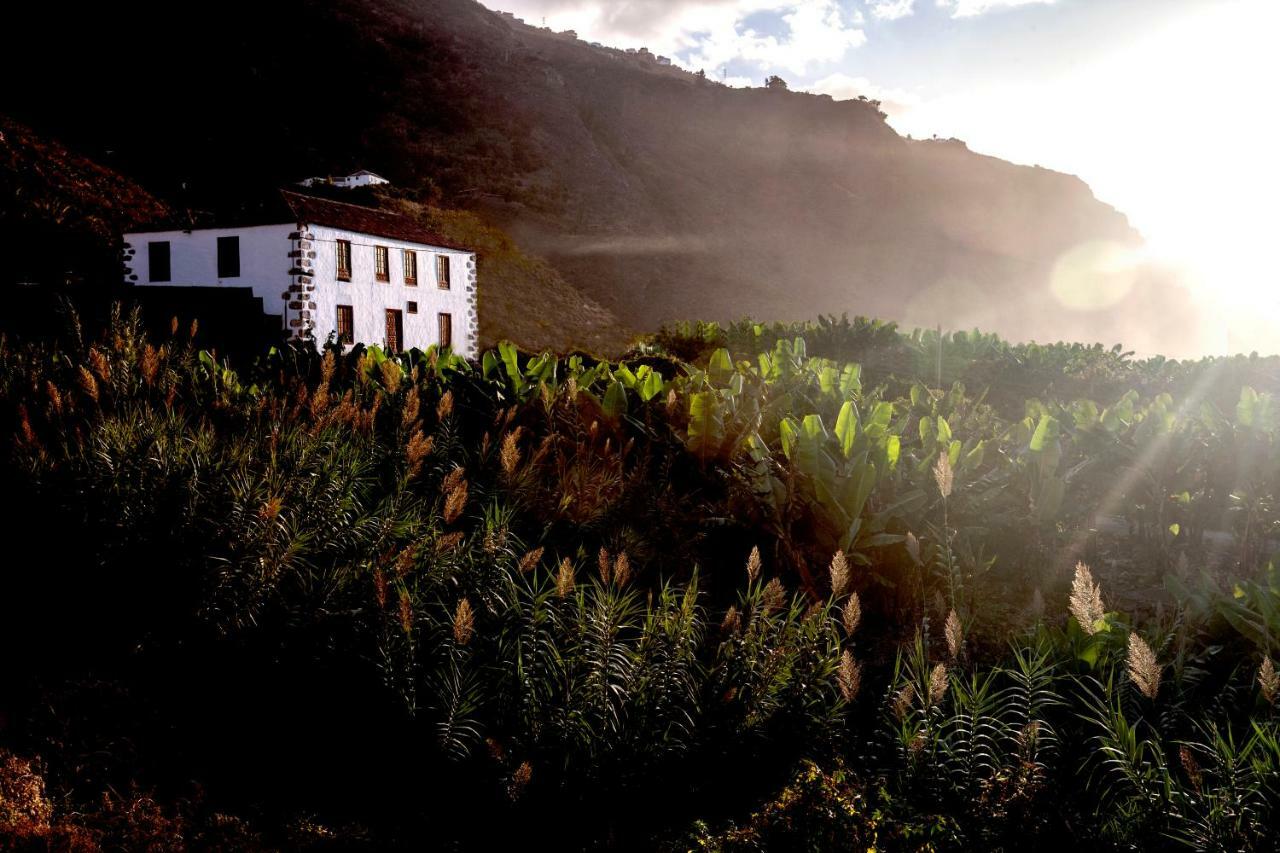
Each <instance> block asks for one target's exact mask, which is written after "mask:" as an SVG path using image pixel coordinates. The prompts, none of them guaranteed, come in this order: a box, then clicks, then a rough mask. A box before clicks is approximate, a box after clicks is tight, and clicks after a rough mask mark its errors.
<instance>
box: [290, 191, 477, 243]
mask: <svg viewBox="0 0 1280 853" xmlns="http://www.w3.org/2000/svg"><path fill="white" fill-rule="evenodd" d="M280 195H281V197H282V198H283V199H284V203H285V205H286V206H288V208H289V210H291V211H292V212H293V215H294V218H295V219H296V220H297V221H298V222H299V223H305V224H307V225H325V226H328V227H330V228H341V229H343V230H344V231H355V232H358V233H360V234H371V235H373V236H375V237H387V238H390V239H392V240H404V241H405V242H408V243H425V244H427V245H429V246H439V247H441V248H442V249H463V247H462V246H458V245H455V244H453V243H450V242H449V241H448V240H446V239H445V238H444V237H442V236H441V235H440V234H438V233H437V232H435V231H432V230H430V229H428V228H425V227H423V226H421V225H419V224H418V223H417V222H414V221H413V220H412V219H410V218H409V217H407V216H401V215H400V214H398V213H390V212H389V211H385V210H378V209H377V208H373V207H363V206H361V205H358V204H348V203H347V202H343V201H331V200H329V199H327V198H317V197H316V196H311V195H303V194H302V193H295V192H290V191H289V190H281V191H280Z"/></svg>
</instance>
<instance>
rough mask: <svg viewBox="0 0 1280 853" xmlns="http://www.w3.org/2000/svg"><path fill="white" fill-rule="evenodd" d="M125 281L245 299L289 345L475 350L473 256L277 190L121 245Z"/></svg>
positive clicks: (385, 221)
mask: <svg viewBox="0 0 1280 853" xmlns="http://www.w3.org/2000/svg"><path fill="white" fill-rule="evenodd" d="M124 256H125V258H124V260H125V279H126V281H127V282H130V283H132V284H137V285H141V286H149V287H201V288H204V287H210V288H228V289H230V288H239V289H242V290H243V289H249V290H252V293H253V295H254V296H256V297H259V298H261V299H262V304H263V309H264V311H265V312H266V314H267V315H279V317H280V322H281V325H282V328H283V329H284V331H285V332H286V333H287V334H288V336H289V337H290V338H293V339H295V340H310V341H315V342H317V343H318V344H323V343H325V342H326V341H327V340H328V339H329V338H330V336H333V339H334V340H337V341H339V342H341V343H343V344H344V345H352V344H356V343H363V344H377V345H378V346H381V347H385V348H387V349H390V350H393V351H400V350H404V349H409V348H412V347H417V348H420V349H426V348H427V347H429V346H432V345H439V346H441V347H448V348H451V349H452V350H453V351H454V352H456V353H458V354H460V355H464V356H467V357H474V356H475V355H476V351H477V334H478V326H479V323H478V318H477V315H476V255H475V253H474V252H471V251H469V250H467V249H464V248H462V247H460V246H455V245H452V244H451V243H449V242H448V241H446V240H444V239H443V238H442V237H440V236H438V235H436V234H434V233H432V232H430V231H428V230H427V229H425V228H423V227H422V226H420V225H418V224H417V223H416V222H414V221H413V220H411V219H408V218H407V217H404V216H400V215H397V214H394V213H389V212H387V211H383V210H377V209H374V208H368V207H362V206H359V205H354V204H346V203H344V202H338V201H330V200H328V199H321V198H315V197H313V196H307V195H303V194H301V193H295V192H289V191H287V190H282V191H280V192H279V194H278V197H273V198H272V199H271V201H270V202H269V203H268V204H267V205H266V206H265V207H264V208H262V209H258V210H254V211H252V212H251V213H248V214H241V215H238V216H234V217H227V218H224V221H221V222H214V223H213V224H211V225H208V226H205V227H201V226H195V227H188V228H185V229H184V228H174V227H172V226H168V227H160V228H156V229H154V230H143V231H135V232H132V233H129V234H125V235H124Z"/></svg>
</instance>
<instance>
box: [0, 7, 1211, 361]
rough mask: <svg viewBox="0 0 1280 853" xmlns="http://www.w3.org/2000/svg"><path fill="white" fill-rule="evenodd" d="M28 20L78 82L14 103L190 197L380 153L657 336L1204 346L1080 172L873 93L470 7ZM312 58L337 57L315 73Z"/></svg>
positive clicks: (534, 301) (1181, 296) (16, 56)
mask: <svg viewBox="0 0 1280 853" xmlns="http://www.w3.org/2000/svg"><path fill="white" fill-rule="evenodd" d="M242 6H243V8H241V7H242ZM251 12H252V14H250V13H251ZM21 14H22V15H26V16H33V17H34V18H35V19H36V20H34V21H26V22H24V23H25V24H26V29H25V31H27V32H29V33H31V34H32V35H33V38H32V39H30V40H29V41H27V42H25V43H24V44H23V45H20V46H18V49H17V50H14V51H12V52H10V53H9V54H8V63H6V64H7V65H8V67H7V68H5V69H4V70H5V71H6V73H8V72H16V71H17V70H18V69H19V68H20V67H22V63H24V62H28V61H35V55H36V54H47V53H48V51H51V50H53V51H57V52H58V54H59V55H64V56H66V57H67V64H68V65H69V66H71V67H70V68H69V69H68V70H69V71H72V72H73V74H72V75H71V77H73V78H76V79H77V83H76V84H75V85H74V86H68V87H66V88H65V89H61V90H59V91H46V92H43V93H34V92H31V91H22V90H13V89H11V90H9V91H7V92H6V93H5V94H4V96H3V101H0V109H7V110H9V111H12V112H13V113H15V114H16V115H17V117H18V118H19V119H20V120H23V121H26V122H29V123H31V124H33V125H35V126H36V127H38V128H40V129H42V130H48V131H50V132H53V133H57V134H58V135H59V136H60V137H62V138H64V139H66V140H67V141H68V142H69V143H74V144H75V145H77V146H80V147H81V148H82V150H85V151H86V153H88V154H89V155H90V156H96V157H103V158H106V159H107V161H108V165H111V166H112V167H114V168H117V169H119V170H120V171H122V172H124V173H125V174H128V175H130V176H132V177H135V178H137V179H139V180H140V181H141V182H142V183H143V185H144V186H147V187H148V188H149V189H152V190H154V191H156V192H157V193H159V194H161V195H162V196H166V197H167V198H169V199H170V200H172V199H174V198H175V196H181V197H182V198H183V199H185V200H187V201H188V202H189V203H196V204H199V203H204V202H205V201H206V200H208V199H210V198H212V197H216V196H218V195H221V194H227V193H232V194H234V193H236V192H238V191H239V189H240V187H242V186H244V185H246V184H250V183H273V182H274V183H282V182H285V181H288V180H291V179H296V178H298V177H301V176H302V175H305V174H312V173H317V172H325V171H343V170H348V169H349V168H351V167H352V166H364V167H367V168H371V169H374V170H376V171H379V172H381V173H383V174H386V175H387V176H388V177H390V178H392V179H393V181H395V183H396V185H397V186H398V187H399V188H400V189H401V190H402V191H403V192H405V193H406V194H408V195H410V196H412V197H415V198H419V199H423V200H435V201H437V202H442V203H444V204H445V205H447V206H461V207H466V208H470V209H473V210H475V211H476V212H478V213H479V214H480V215H481V216H482V217H484V218H485V219H486V220H487V221H488V222H490V223H492V224H494V225H497V226H499V227H500V228H502V229H504V230H506V231H507V232H509V233H510V234H511V235H512V236H513V237H514V238H515V239H516V241H517V242H518V244H519V245H520V246H521V247H522V248H523V249H524V250H526V251H529V252H532V253H535V254H539V255H543V256H545V257H546V258H547V259H548V260H549V261H550V263H551V265H552V266H553V267H554V268H555V270H556V271H557V272H558V273H559V274H561V275H563V276H564V277H565V278H566V279H567V280H568V282H569V283H571V284H572V285H573V286H575V287H576V288H578V290H580V291H581V292H582V293H584V294H585V295H586V297H587V298H588V299H590V300H593V301H594V302H597V303H599V304H600V305H601V306H603V307H604V308H606V309H608V311H610V312H612V314H613V315H614V316H616V318H617V320H618V321H620V322H621V323H622V324H623V325H625V326H627V327H630V328H632V329H636V330H646V329H652V328H654V327H656V326H657V325H659V324H661V323H663V322H667V321H671V320H676V319H686V318H694V317H698V318H707V319H729V318H736V317H741V316H744V315H752V316H755V317H759V318H766V319H798V318H805V317H812V316H814V315H816V314H819V313H824V312H835V313H842V312H848V313H851V314H852V313H857V314H868V315H875V316H879V317H883V318H886V319H893V320H898V321H901V322H904V323H906V324H908V325H917V324H918V325H927V326H933V325H935V324H939V323H940V324H942V325H944V326H946V327H948V328H960V327H969V326H975V325H977V326H982V327H983V328H985V329H988V330H991V331H997V332H1000V333H1002V334H1004V335H1006V336H1009V337H1011V338H1015V339H1028V338H1036V339H1041V340H1046V339H1053V340H1057V339H1083V340H1088V341H1094V340H1099V341H1103V342H1105V343H1108V344H1109V343H1113V342H1117V341H1123V342H1124V343H1125V344H1126V345H1128V346H1130V347H1132V348H1135V349H1138V350H1140V351H1146V352H1151V351H1164V352H1167V353H1170V354H1175V355H1179V354H1190V353H1194V352H1196V351H1198V350H1199V349H1200V348H1201V347H1202V345H1203V342H1201V341H1199V340H1198V339H1197V337H1196V326H1195V322H1194V318H1195V313H1194V306H1192V305H1191V304H1190V303H1189V301H1188V299H1187V297H1186V295H1185V293H1184V292H1183V291H1182V290H1181V289H1180V288H1178V287H1177V286H1176V284H1175V283H1174V282H1173V281H1172V279H1171V277H1170V276H1168V275H1167V274H1165V273H1163V272H1162V271H1160V270H1158V269H1154V268H1150V267H1148V266H1144V265H1142V264H1141V263H1140V262H1137V261H1135V260H1134V256H1133V254H1132V250H1134V249H1136V248H1138V247H1139V246H1140V237H1139V235H1137V234H1136V233H1135V232H1134V231H1133V229H1132V228H1131V227H1130V226H1129V224H1128V222H1127V220H1126V219H1125V217H1124V216H1123V215H1122V214H1121V213H1119V212H1117V211H1115V210H1114V209H1112V208H1110V207H1108V206H1106V205H1104V204H1102V203H1100V202H1098V201H1097V200H1096V199H1095V198H1094V196H1093V194H1092V192H1091V191H1090V190H1089V188H1088V187H1087V186H1086V185H1085V184H1084V183H1083V182H1081V181H1079V180H1078V179H1076V178H1074V177H1071V176H1067V175H1062V174H1059V173H1055V172H1051V171H1048V170H1044V169H1037V168H1030V167H1022V166H1013V165H1011V164H1008V163H1005V162H1003V161H999V160H996V159H993V158H989V157H983V156H980V155H977V154H975V153H973V152H971V151H969V150H968V149H967V148H966V147H965V146H964V145H963V144H962V143H959V142H955V141H910V140H908V139H905V138H903V137H901V136H899V135H898V134H897V133H896V132H894V131H893V129H892V128H890V127H889V125H888V124H886V123H885V121H884V116H883V114H882V113H881V112H880V111H879V110H878V109H877V107H876V105H875V104H873V103H867V102H859V101H843V102H838V101H833V100H831V99H830V98H827V97H820V96H815V95H807V94H802V93H794V92H784V91H771V90H764V89H754V90H742V89H730V88H726V87H723V86H720V85H717V84H715V83H713V82H710V81H706V80H701V79H698V78H696V77H695V76H693V75H691V74H688V73H686V72H683V71H680V70H677V69H671V68H663V67H659V66H657V65H656V64H655V63H653V62H651V61H649V60H646V59H644V58H639V57H635V56H630V55H627V54H625V53H621V52H618V51H612V50H607V49H599V48H593V47H591V46H589V45H587V44H586V43H584V42H581V41H577V40H574V39H572V38H569V37H566V36H562V35H557V34H554V33H551V32H549V31H544V30H539V29H535V28H531V27H527V26H523V25H521V24H518V23H515V22H513V21H511V20H510V19H506V18H503V17H501V16H499V15H497V14H495V13H493V12H490V11H488V10H487V9H485V8H483V7H482V6H480V5H479V4H477V3H474V2H471V0H382V2H377V3H357V2H353V0H340V2H336V3H318V2H309V0H285V2H282V3H278V4H273V5H272V7H271V8H270V9H265V10H264V9H260V8H258V7H249V6H248V5H247V4H241V3H237V2H233V3H230V4H224V5H222V6H220V7H218V9H217V10H216V12H215V10H212V9H207V10H205V14H207V15H208V20H206V21H203V22H201V23H200V25H201V26H202V27H203V28H204V32H206V34H207V36H208V37H206V38H203V39H201V40H199V41H198V42H195V43H185V42H184V43H181V44H179V43H178V42H177V41H161V42H157V43H156V44H155V48H156V50H155V52H154V53H152V54H149V55H147V56H145V57H144V56H142V55H140V54H137V53H136V52H123V53H121V52H119V51H116V50H115V49H114V48H112V47H111V45H113V44H115V43H116V42H115V39H114V37H113V34H119V35H121V36H122V37H123V34H125V33H128V32H132V30H131V28H132V27H134V26H135V25H136V24H137V23H138V20H139V17H138V16H141V15H145V14H146V12H145V9H142V8H140V7H136V6H131V7H129V8H113V9H111V10H98V12H97V13H96V15H95V14H93V13H91V14H90V15H89V16H85V17H76V18H71V19H67V20H63V19H64V18H67V16H63V15H61V13H60V12H59V10H58V8H57V7H56V5H55V6H44V7H40V8H38V9H27V10H24V11H23V12H22V13H21ZM50 16H52V17H56V18H58V19H59V21H58V25H57V26H54V25H53V24H54V21H53V20H52V19H51V18H50ZM245 20H253V21H254V24H255V25H254V26H253V27H244V26H241V22H243V21H245ZM290 44H296V45H299V46H303V45H305V52H304V53H303V54H297V53H291V52H290V51H288V50H282V49H281V45H290ZM299 56H308V57H323V61H317V62H314V63H303V66H304V67H305V73H302V72H301V70H300V66H299V60H298V57H299ZM159 68H165V69H168V70H167V71H166V72H165V73H163V74H158V73H156V69H159ZM129 91H137V92H138V93H139V94H138V96H137V99H136V103H133V106H134V107H136V109H127V110H124V109H120V98H121V93H122V92H129ZM147 104H152V105H161V104H184V105H186V106H187V108H184V109H172V110H170V109H167V108H166V109H164V110H162V112H161V113H154V112H149V111H148V108H147ZM139 109H141V110H142V112H141V113H140V112H138V110H139ZM143 113H146V114H147V115H148V116H150V117H151V118H152V119H158V118H159V117H160V116H161V115H162V116H163V118H162V122H161V124H162V127H161V128H160V129H162V130H163V132H157V130H158V128H157V126H156V124H155V123H154V122H153V121H151V120H150V119H148V120H147V121H140V118H141V117H142V115H143ZM184 187H185V188H184ZM525 310H527V311H529V312H532V313H537V312H540V311H542V310H543V306H542V305H541V304H540V301H539V298H538V293H537V292H529V293H528V294H527V298H526V304H525ZM593 316H600V317H603V316H604V315H600V314H598V313H597V314H596V315H593ZM551 320H552V321H554V318H551ZM610 322H612V321H611V320H610Z"/></svg>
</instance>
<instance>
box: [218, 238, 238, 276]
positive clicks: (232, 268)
mask: <svg viewBox="0 0 1280 853" xmlns="http://www.w3.org/2000/svg"><path fill="white" fill-rule="evenodd" d="M239 275H240V238H239V237H219V238H218V278H238V277H239Z"/></svg>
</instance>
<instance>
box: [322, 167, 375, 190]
mask: <svg viewBox="0 0 1280 853" xmlns="http://www.w3.org/2000/svg"><path fill="white" fill-rule="evenodd" d="M299 183H300V184H301V185H302V186H304V187H314V186H319V185H321V184H326V185H328V186H332V187H340V188H341V189H346V190H352V189H355V188H357V187H379V186H382V185H383V184H389V183H391V182H390V181H388V180H387V179H386V178H384V177H382V176H381V175H377V174H374V173H373V172H370V171H369V170H368V169H361V170H360V171H358V172H352V173H351V174H350V175H317V176H316V177H313V178H306V179H304V180H302V181H300V182H299Z"/></svg>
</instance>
